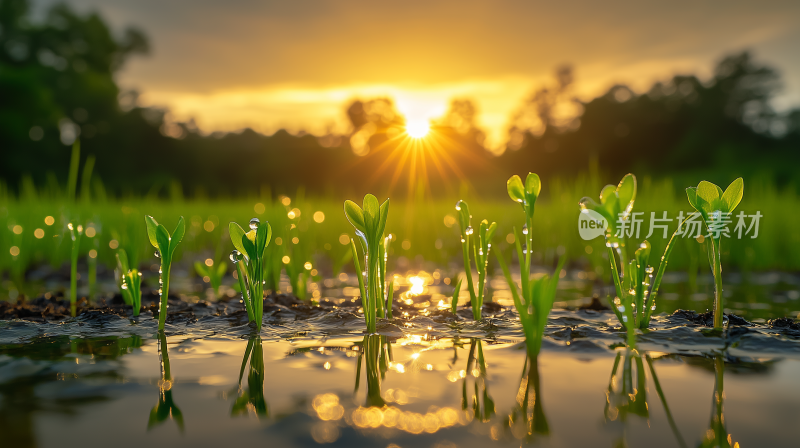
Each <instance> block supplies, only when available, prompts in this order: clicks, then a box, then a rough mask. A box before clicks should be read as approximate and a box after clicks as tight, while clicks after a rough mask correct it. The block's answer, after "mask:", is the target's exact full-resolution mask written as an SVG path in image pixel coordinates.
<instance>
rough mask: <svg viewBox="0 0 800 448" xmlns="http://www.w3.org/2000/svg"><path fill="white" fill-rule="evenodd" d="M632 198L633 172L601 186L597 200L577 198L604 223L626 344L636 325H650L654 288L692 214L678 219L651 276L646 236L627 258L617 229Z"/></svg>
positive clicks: (627, 214)
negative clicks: (682, 219) (598, 215)
mask: <svg viewBox="0 0 800 448" xmlns="http://www.w3.org/2000/svg"><path fill="white" fill-rule="evenodd" d="M635 200H636V176H634V175H633V174H627V175H626V176H625V177H623V178H622V180H621V181H620V182H619V184H618V185H617V186H616V187H615V186H613V185H606V186H605V187H604V188H603V190H602V191H601V192H600V203H599V204H598V203H596V202H595V201H594V200H592V199H591V198H588V197H585V198H583V199H581V201H580V207H581V213H589V212H588V211H589V210H591V211H594V212H596V213H598V214H600V215H601V216H602V217H603V219H604V220H605V221H606V223H607V226H606V230H605V244H606V250H607V251H608V263H609V267H610V270H611V277H612V280H613V281H614V289H615V292H616V297H615V298H614V299H613V306H612V309H613V310H614V314H615V315H616V316H617V319H618V320H619V322H620V324H622V326H623V327H624V328H625V329H626V331H627V338H628V345H629V346H630V347H633V346H634V345H635V342H636V334H635V330H636V329H637V328H640V329H646V328H648V327H649V326H650V316H651V315H652V313H653V311H655V309H656V296H657V295H658V288H659V286H660V285H661V280H662V279H663V277H664V273H665V272H666V270H667V263H668V262H669V257H670V255H671V254H672V249H673V248H674V244H673V243H674V242H675V240H676V239H675V238H676V236H677V235H678V234H679V233H680V231H681V229H682V227H683V224H684V223H685V222H686V221H687V220H688V219H689V218H691V216H692V215H689V217H687V218H686V219H685V220H684V221H683V222H681V223H680V225H678V228H677V229H676V230H675V233H673V234H672V237H671V238H670V240H669V242H668V243H667V246H666V247H665V248H664V255H663V256H662V257H661V263H660V264H659V266H658V272H657V273H656V274H655V277H654V275H653V274H654V271H655V269H654V268H653V267H652V266H650V265H649V264H648V262H649V261H650V252H651V246H650V243H649V242H648V241H647V240H644V241H642V242H641V243H640V244H639V246H638V247H637V249H636V251H635V253H634V257H633V259H632V260H630V261H628V258H627V255H626V254H627V251H626V247H627V238H626V235H625V233H626V232H624V231H622V230H620V224H621V222H624V221H626V220H627V219H628V218H629V217H630V216H631V212H632V211H633V204H634V201H635Z"/></svg>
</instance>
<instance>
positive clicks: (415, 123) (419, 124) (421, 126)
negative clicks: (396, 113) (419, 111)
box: [406, 120, 431, 138]
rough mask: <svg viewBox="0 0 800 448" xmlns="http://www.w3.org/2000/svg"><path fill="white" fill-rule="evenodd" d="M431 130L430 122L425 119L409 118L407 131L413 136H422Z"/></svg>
mask: <svg viewBox="0 0 800 448" xmlns="http://www.w3.org/2000/svg"><path fill="white" fill-rule="evenodd" d="M430 130H431V126H430V124H429V123H428V122H427V121H425V120H408V122H407V123H406V133H408V135H409V136H411V137H413V138H422V137H425V136H426V135H428V131H430Z"/></svg>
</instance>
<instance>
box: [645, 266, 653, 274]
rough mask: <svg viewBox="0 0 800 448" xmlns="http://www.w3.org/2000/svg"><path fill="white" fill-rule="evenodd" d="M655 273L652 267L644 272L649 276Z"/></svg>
mask: <svg viewBox="0 0 800 448" xmlns="http://www.w3.org/2000/svg"><path fill="white" fill-rule="evenodd" d="M653 271H654V269H653V267H652V266H648V267H647V269H645V270H644V272H647V273H648V274H652V273H653Z"/></svg>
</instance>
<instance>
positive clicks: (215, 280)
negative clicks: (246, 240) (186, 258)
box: [194, 258, 228, 297]
mask: <svg viewBox="0 0 800 448" xmlns="http://www.w3.org/2000/svg"><path fill="white" fill-rule="evenodd" d="M209 261H210V262H211V266H209V265H208V262H209ZM215 263H216V266H214V264H215ZM194 270H195V271H197V275H199V276H201V277H208V282H209V283H210V284H211V288H212V289H213V290H214V294H215V295H216V296H217V297H219V287H220V286H222V277H224V276H225V273H226V272H227V271H228V265H226V264H225V263H217V262H215V261H214V260H213V259H211V258H209V259H207V260H206V261H205V263H203V262H200V261H195V262H194Z"/></svg>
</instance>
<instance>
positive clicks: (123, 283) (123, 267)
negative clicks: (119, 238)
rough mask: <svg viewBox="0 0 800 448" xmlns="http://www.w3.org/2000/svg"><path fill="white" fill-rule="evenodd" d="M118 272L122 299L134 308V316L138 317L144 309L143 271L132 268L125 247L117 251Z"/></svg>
mask: <svg viewBox="0 0 800 448" xmlns="http://www.w3.org/2000/svg"><path fill="white" fill-rule="evenodd" d="M116 272H117V278H118V286H119V292H120V294H122V299H123V300H124V301H125V303H126V304H127V305H130V306H131V307H132V308H133V316H134V317H136V316H138V315H139V310H141V309H142V273H141V272H139V271H138V270H137V269H131V268H130V265H129V264H128V254H127V252H125V250H124V249H120V250H119V252H117V269H116Z"/></svg>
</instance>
